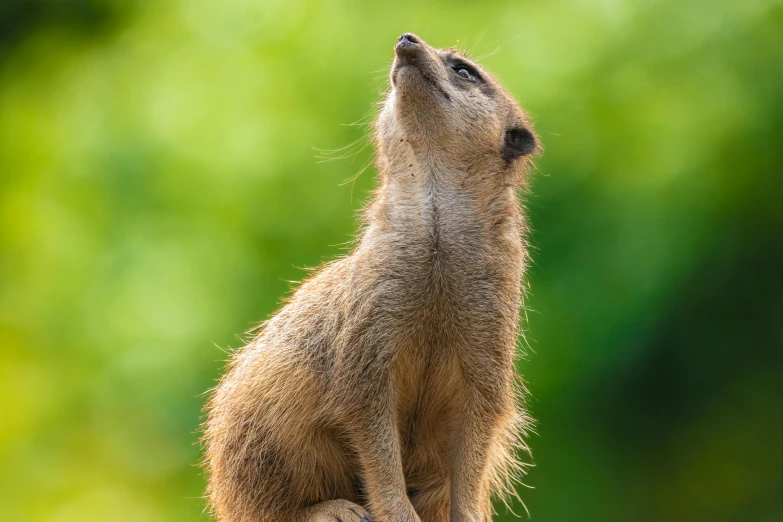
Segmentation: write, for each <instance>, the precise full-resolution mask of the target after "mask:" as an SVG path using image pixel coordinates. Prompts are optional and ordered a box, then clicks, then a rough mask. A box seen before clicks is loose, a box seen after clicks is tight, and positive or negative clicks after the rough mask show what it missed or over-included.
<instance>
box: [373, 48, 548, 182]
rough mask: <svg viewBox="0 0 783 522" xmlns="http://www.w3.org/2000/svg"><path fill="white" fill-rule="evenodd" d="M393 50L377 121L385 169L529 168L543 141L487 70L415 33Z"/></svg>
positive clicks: (466, 170)
mask: <svg viewBox="0 0 783 522" xmlns="http://www.w3.org/2000/svg"><path fill="white" fill-rule="evenodd" d="M394 51H395V58H394V64H393V66H392V70H391V90H390V92H389V95H388V97H387V99H386V102H385V105H384V107H383V110H382V111H381V114H380V115H379V117H378V121H377V123H376V125H377V136H378V142H379V147H380V152H381V156H382V157H383V158H384V161H385V162H386V163H387V164H386V165H383V167H385V168H386V169H387V170H389V171H390V172H392V173H393V172H395V171H405V170H407V169H410V168H415V167H422V166H426V167H430V168H436V169H439V170H442V171H449V172H455V173H466V174H470V173H471V172H473V171H482V172H484V173H488V172H510V173H516V174H520V173H521V172H522V171H523V165H524V163H525V158H526V157H527V156H529V155H530V154H532V153H533V152H534V151H535V150H536V149H537V144H536V138H535V136H534V134H533V132H532V131H531V128H530V125H529V123H528V121H527V118H526V116H525V114H524V112H523V111H522V110H521V109H520V108H519V106H518V105H517V104H516V102H515V101H514V100H513V99H512V98H511V97H509V96H508V94H506V92H505V91H504V90H503V88H502V87H501V86H500V85H499V84H498V83H497V82H495V80H494V79H493V78H492V77H491V76H490V75H489V74H488V73H487V72H486V71H484V70H483V69H481V67H479V66H478V65H477V64H476V63H475V62H472V61H470V60H468V59H467V58H465V57H464V56H462V55H461V54H459V53H457V52H456V51H454V50H450V49H445V50H444V49H434V48H433V47H430V46H429V45H427V44H426V43H425V42H424V41H423V40H422V39H421V38H419V37H418V36H416V35H413V34H411V33H405V34H403V35H402V36H400V38H399V40H398V42H397V45H395V47H394ZM429 163H432V164H429ZM515 177H517V178H518V177H519V176H515Z"/></svg>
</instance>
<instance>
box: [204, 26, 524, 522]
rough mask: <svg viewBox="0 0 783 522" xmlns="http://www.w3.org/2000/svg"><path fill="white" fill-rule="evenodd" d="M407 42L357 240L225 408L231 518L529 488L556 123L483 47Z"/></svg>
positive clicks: (220, 463)
mask: <svg viewBox="0 0 783 522" xmlns="http://www.w3.org/2000/svg"><path fill="white" fill-rule="evenodd" d="M394 49H395V59H394V62H393V65H392V68H391V75H390V80H391V81H390V83H391V85H390V88H389V91H388V94H387V96H386V99H385V101H384V102H383V108H382V109H381V111H380V113H379V115H378V118H377V121H376V125H375V138H376V139H375V142H376V149H377V155H376V156H377V166H378V171H379V182H378V188H377V189H376V191H375V193H374V197H373V199H372V202H371V203H370V204H369V206H368V207H367V210H366V212H365V225H364V227H363V229H362V231H361V234H360V237H359V238H358V240H357V244H356V247H355V249H354V250H353V251H352V252H351V253H350V254H349V255H347V256H346V257H343V258H341V259H339V260H336V261H333V262H330V263H327V264H326V265H325V266H323V267H322V268H321V269H320V271H318V272H317V273H316V274H315V275H313V276H312V277H310V278H309V279H307V280H306V281H304V282H303V283H302V284H301V285H300V286H299V288H298V289H297V290H296V291H295V292H294V293H293V296H292V297H290V298H289V299H288V300H287V302H286V304H285V305H284V306H283V307H282V309H281V310H280V311H279V312H278V313H277V314H276V315H274V316H273V317H272V318H271V319H269V320H268V321H266V322H265V323H263V324H262V326H261V327H260V328H259V331H258V333H257V336H256V337H255V338H254V339H253V340H252V341H251V342H250V343H249V344H247V345H246V346H245V347H244V348H242V349H241V350H239V351H237V352H236V353H234V354H233V356H232V357H231V360H230V362H229V364H228V368H227V371H226V373H225V375H224V376H223V378H222V380H221V381H220V383H219V385H218V386H217V387H216V388H215V389H214V390H213V392H212V395H211V398H210V400H209V402H208V404H207V406H206V414H207V419H206V421H205V425H204V442H205V458H204V466H205V469H206V472H207V474H208V477H209V483H208V487H207V498H208V501H209V505H210V507H211V509H212V511H213V514H214V516H215V517H216V518H217V519H218V520H219V521H221V522H359V521H363V522H366V521H369V520H373V521H375V522H447V521H452V522H487V521H490V520H491V516H492V505H491V498H492V497H493V496H494V494H499V495H502V494H508V493H511V492H513V480H514V477H515V476H516V475H517V472H518V471H519V469H520V468H519V465H518V461H517V453H518V450H519V448H520V447H524V442H523V437H522V435H523V434H524V430H525V428H526V426H527V425H528V422H529V421H528V416H527V414H526V413H525V410H524V408H523V407H522V406H521V404H520V401H519V400H518V393H519V391H520V390H521V389H522V388H521V385H520V384H519V380H518V379H517V376H516V372H515V367H514V359H515V352H516V343H517V337H518V335H519V312H520V307H521V306H522V282H523V275H524V271H525V266H526V261H527V257H528V254H527V248H526V241H525V237H526V230H527V227H526V222H525V219H524V215H523V211H522V205H521V203H520V201H519V197H518V192H519V189H520V188H523V187H524V186H526V183H527V174H526V173H527V171H528V170H529V163H530V157H531V155H532V154H533V153H534V152H536V151H537V150H538V148H539V146H538V140H537V138H536V136H535V134H534V132H533V131H532V129H531V125H530V122H529V120H528V117H527V116H526V114H525V113H524V112H523V111H522V109H520V107H519V106H518V105H517V104H516V102H515V101H514V100H513V99H512V98H511V97H510V96H509V95H508V94H507V93H506V92H505V91H504V90H503V88H502V87H501V86H500V85H499V84H498V83H497V82H496V81H495V80H493V78H492V77H491V76H490V75H489V74H488V73H487V72H486V71H484V70H483V69H482V68H481V67H479V66H478V65H477V64H476V63H474V62H472V61H470V60H469V59H468V58H467V57H465V56H463V55H462V54H460V53H459V52H457V51H455V50H453V49H446V50H440V49H435V48H433V47H431V46H429V45H428V44H426V43H425V42H424V41H423V40H422V39H420V38H419V37H417V36H415V35H413V34H410V33H406V34H403V35H402V36H400V38H399V40H398V42H397V44H396V45H395V48H394Z"/></svg>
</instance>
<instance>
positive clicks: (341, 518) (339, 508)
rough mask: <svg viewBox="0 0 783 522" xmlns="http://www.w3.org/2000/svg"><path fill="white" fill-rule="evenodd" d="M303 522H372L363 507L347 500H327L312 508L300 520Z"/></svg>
mask: <svg viewBox="0 0 783 522" xmlns="http://www.w3.org/2000/svg"><path fill="white" fill-rule="evenodd" d="M300 520H301V521H302V522H372V517H371V516H370V514H369V513H368V512H367V510H366V509H364V508H363V507H362V506H360V505H358V504H354V503H353V502H349V501H347V500H327V501H326V502H321V503H320V504H316V505H314V506H310V507H309V508H307V509H306V510H305V512H304V516H303V517H302V518H301V519H300Z"/></svg>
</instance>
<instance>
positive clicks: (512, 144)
mask: <svg viewBox="0 0 783 522" xmlns="http://www.w3.org/2000/svg"><path fill="white" fill-rule="evenodd" d="M534 150H536V138H535V137H534V136H533V133H532V132H530V131H529V130H527V129H525V128H524V127H514V128H511V129H508V130H506V137H505V139H504V141H503V151H502V156H503V160H504V161H506V162H510V161H511V160H513V159H516V158H518V157H520V156H525V155H527V154H530V153H531V152H533V151H534Z"/></svg>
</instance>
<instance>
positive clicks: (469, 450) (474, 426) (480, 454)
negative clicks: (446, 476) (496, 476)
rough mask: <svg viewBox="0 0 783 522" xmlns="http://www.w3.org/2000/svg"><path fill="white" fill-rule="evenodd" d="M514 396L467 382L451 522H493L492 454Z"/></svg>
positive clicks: (454, 452) (458, 432)
mask: <svg viewBox="0 0 783 522" xmlns="http://www.w3.org/2000/svg"><path fill="white" fill-rule="evenodd" d="M509 407H510V408H513V393H511V392H509V391H505V390H503V389H502V387H494V386H492V387H490V386H487V383H482V384H481V385H476V384H474V383H467V384H466V388H465V395H464V402H463V406H462V409H461V415H460V417H459V418H458V419H457V423H456V427H455V428H456V431H455V434H454V436H455V437H454V441H453V446H452V456H451V462H452V475H451V521H452V522H490V520H491V505H490V498H489V497H490V473H491V470H490V451H491V447H492V443H493V441H494V439H495V437H496V436H497V435H498V431H499V426H500V422H499V419H501V418H502V416H503V414H504V412H505V411H507V408H509Z"/></svg>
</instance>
